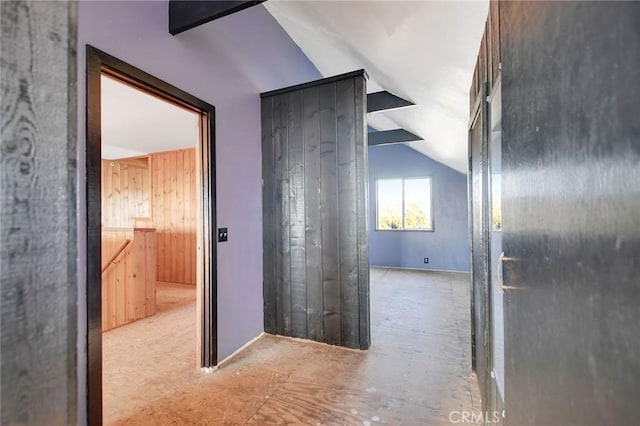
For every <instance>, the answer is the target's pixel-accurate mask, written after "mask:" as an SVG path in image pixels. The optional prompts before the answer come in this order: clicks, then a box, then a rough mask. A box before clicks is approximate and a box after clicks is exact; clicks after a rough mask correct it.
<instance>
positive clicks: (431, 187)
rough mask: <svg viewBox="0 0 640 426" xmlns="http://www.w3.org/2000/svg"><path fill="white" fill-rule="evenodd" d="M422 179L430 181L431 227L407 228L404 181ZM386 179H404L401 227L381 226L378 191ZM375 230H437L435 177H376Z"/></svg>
mask: <svg viewBox="0 0 640 426" xmlns="http://www.w3.org/2000/svg"><path fill="white" fill-rule="evenodd" d="M421 179H427V180H428V181H429V198H430V199H429V216H430V218H431V228H411V229H405V227H404V226H405V224H404V221H405V217H404V216H405V196H404V182H405V181H407V180H421ZM384 180H400V181H402V228H399V229H382V228H379V227H378V225H379V221H378V217H379V214H378V208H379V205H380V202H379V199H380V198H379V191H378V185H379V182H380V181H384ZM375 221H376V223H375V230H376V231H381V232H388V231H391V232H434V231H435V221H434V218H433V178H432V177H431V176H415V177H384V178H378V179H376V217H375Z"/></svg>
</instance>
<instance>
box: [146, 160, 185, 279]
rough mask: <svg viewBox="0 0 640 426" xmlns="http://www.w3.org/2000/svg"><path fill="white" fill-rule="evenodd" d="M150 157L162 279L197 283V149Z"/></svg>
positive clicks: (159, 276)
mask: <svg viewBox="0 0 640 426" xmlns="http://www.w3.org/2000/svg"><path fill="white" fill-rule="evenodd" d="M149 157H150V163H151V192H152V194H151V200H152V201H151V206H152V207H151V210H152V213H151V216H152V222H153V227H154V228H155V229H156V232H157V240H158V241H157V245H158V258H157V278H158V281H169V282H175V283H182V284H193V285H195V283H196V220H197V199H196V195H197V194H196V173H195V166H196V160H195V149H183V150H178V151H169V152H160V153H154V154H151V155H150V156H149Z"/></svg>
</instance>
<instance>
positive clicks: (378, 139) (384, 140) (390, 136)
mask: <svg viewBox="0 0 640 426" xmlns="http://www.w3.org/2000/svg"><path fill="white" fill-rule="evenodd" d="M368 136H369V146H374V145H386V144H390V143H402V142H412V141H421V140H423V139H422V138H421V137H420V136H418V135H414V134H413V133H411V132H409V131H406V130H404V129H395V130H383V131H380V132H369V133H368Z"/></svg>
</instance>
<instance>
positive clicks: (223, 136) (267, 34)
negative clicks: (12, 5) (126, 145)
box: [77, 1, 321, 409]
mask: <svg viewBox="0 0 640 426" xmlns="http://www.w3.org/2000/svg"><path fill="white" fill-rule="evenodd" d="M167 28H168V3H167V2H166V1H142V2H131V1H127V2H125V1H115V2H114V1H107V2H94V1H90V2H89V1H86V2H85V1H83V2H80V5H79V31H78V96H79V99H78V106H79V114H78V118H79V123H78V154H77V155H78V157H77V158H78V163H79V167H78V170H79V171H80V172H79V176H78V178H79V180H78V181H79V182H81V184H80V185H79V188H78V197H79V199H78V203H79V207H80V208H79V229H78V234H79V245H80V247H79V248H80V265H79V266H80V267H79V271H83V270H84V268H85V267H86V265H84V256H85V254H84V253H86V247H85V244H84V239H85V238H86V220H85V214H86V211H85V210H84V206H85V199H86V192H85V188H84V182H85V173H84V169H85V158H84V152H85V144H86V131H85V125H86V123H85V105H86V98H85V96H86V95H85V93H86V91H85V73H86V65H85V45H86V44H91V45H93V46H94V47H96V48H98V49H101V50H103V51H105V52H107V53H109V54H111V55H113V56H115V57H117V58H119V59H121V60H124V61H125V62H128V63H130V64H132V65H134V66H136V67H138V68H140V69H142V70H144V71H146V72H148V73H150V74H152V75H154V76H156V77H158V78H160V79H162V80H165V81H166V82H168V83H170V84H172V85H174V86H177V87H179V88H180V89H183V90H185V91H187V92H188V93H191V94H192V95H195V96H197V97H199V98H201V99H203V100H204V101H206V102H208V103H210V104H212V105H214V106H215V107H216V155H217V164H216V167H217V170H216V174H217V199H218V206H217V219H218V226H221V227H228V228H229V242H227V243H222V244H218V357H219V360H222V359H224V358H225V357H227V356H228V355H230V354H231V353H232V352H233V351H235V350H236V349H238V348H239V347H241V346H242V345H243V344H245V343H246V342H247V341H249V340H251V339H252V338H254V337H255V336H257V335H259V334H260V333H261V332H262V331H263V312H262V202H261V197H262V195H261V178H262V176H261V140H260V138H261V132H260V97H259V93H260V92H264V91H268V90H272V89H277V88H281V87H285V86H290V85H293V84H298V83H303V82H306V81H309V80H315V79H318V78H320V77H321V75H320V74H319V72H318V71H317V70H316V68H315V67H314V66H313V64H312V63H311V62H310V61H309V60H308V59H307V57H306V56H305V55H304V54H303V53H302V51H301V50H300V49H299V48H298V47H297V46H296V45H295V44H294V43H293V41H292V40H291V39H290V38H289V36H288V35H287V34H286V33H285V32H284V30H283V29H282V28H281V27H280V25H279V24H278V23H277V22H276V21H275V20H274V19H273V17H272V16H271V15H270V14H269V13H268V12H267V11H266V9H265V8H264V7H263V6H256V7H253V8H250V9H247V10H245V11H242V12H240V13H237V14H234V15H230V16H227V17H225V18H223V19H220V20H218V21H214V22H210V23H208V24H205V25H203V26H201V27H198V28H195V29H193V30H189V31H187V32H185V33H183V34H180V35H178V36H175V37H174V36H171V35H170V34H169V33H168V30H167ZM79 283H80V284H79V285H80V292H79V293H80V296H79V300H78V307H79V317H78V319H79V327H80V330H79V339H78V340H79V345H80V347H79V354H80V358H81V359H80V360H79V367H80V371H79V377H84V371H83V370H84V368H86V366H85V365H84V364H85V363H84V359H83V357H84V354H85V353H86V348H85V346H84V338H85V333H86V328H85V327H86V326H85V322H86V309H85V306H86V291H85V287H86V284H85V281H84V276H82V273H81V274H80V280H79ZM82 387H83V383H81V384H80V388H81V389H80V392H81V395H80V401H83V399H82V394H83V392H84V390H83V389H82ZM80 409H82V407H81V408H80Z"/></svg>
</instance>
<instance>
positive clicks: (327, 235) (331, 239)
mask: <svg viewBox="0 0 640 426" xmlns="http://www.w3.org/2000/svg"><path fill="white" fill-rule="evenodd" d="M319 90H320V180H321V188H320V198H321V200H320V205H321V206H322V208H321V212H320V216H321V228H322V300H323V311H324V312H323V316H324V318H323V326H324V341H325V342H326V343H329V344H332V345H341V344H342V327H341V324H340V318H341V304H340V273H339V264H340V260H339V259H340V245H339V243H338V215H337V214H336V212H337V211H338V175H337V170H338V152H337V135H336V125H337V120H336V117H337V116H336V86H335V84H328V85H324V86H320V88H319Z"/></svg>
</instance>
